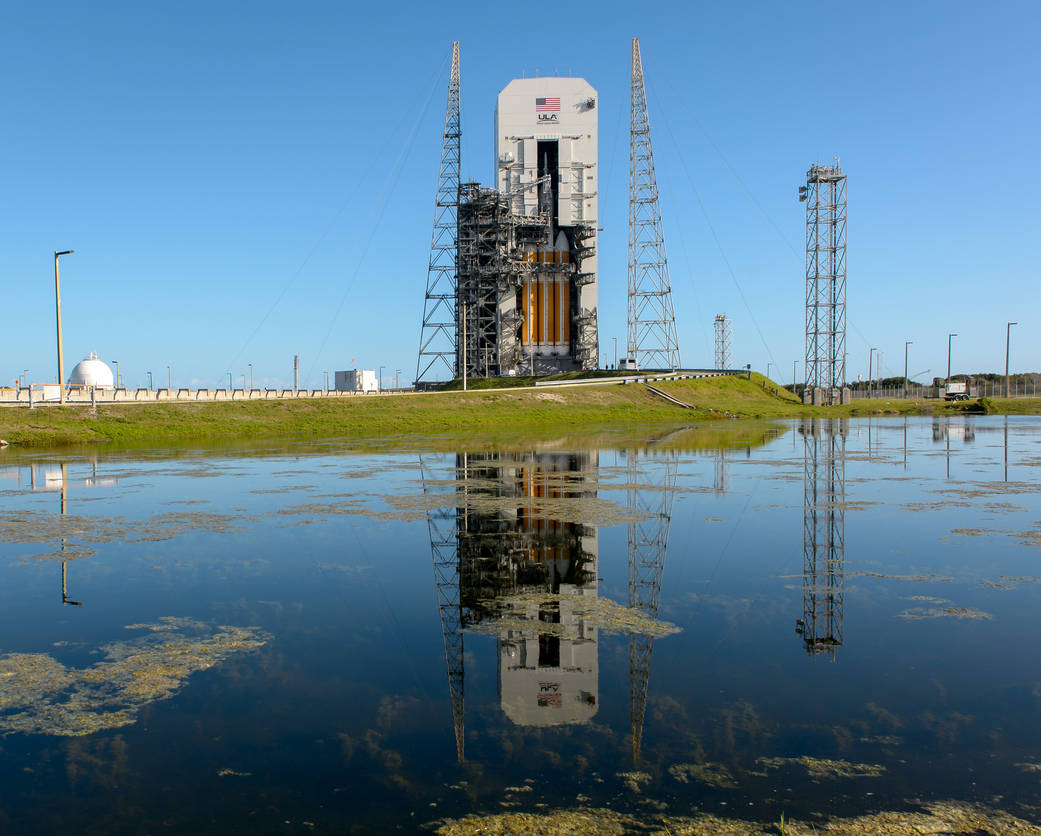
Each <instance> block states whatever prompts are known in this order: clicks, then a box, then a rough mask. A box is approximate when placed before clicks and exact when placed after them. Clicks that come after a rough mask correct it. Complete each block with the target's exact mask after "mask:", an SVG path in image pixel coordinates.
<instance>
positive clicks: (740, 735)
mask: <svg viewBox="0 0 1041 836" xmlns="http://www.w3.org/2000/svg"><path fill="white" fill-rule="evenodd" d="M460 446H461V447H465V445H460ZM1039 476H1041V421H1038V420H1037V419H1033V418H1004V417H993V416H980V417H965V418H951V419H913V418H912V419H857V420H834V421H827V420H817V421H803V422H787V423H784V422H781V423H775V424H770V425H762V426H759V425H740V426H737V427H735V428H734V429H733V430H732V431H730V430H720V429H719V427H714V428H712V429H711V430H707V429H705V428H698V427H695V428H669V429H654V430H647V431H643V432H640V433H638V434H636V435H633V434H631V433H630V434H628V435H626V434H624V433H614V434H611V435H603V436H595V437H586V438H567V439H546V440H544V441H542V442H538V443H534V442H531V441H523V442H522V441H519V440H518V442H517V443H516V444H513V445H511V444H504V445H502V446H501V449H495V450H488V449H480V450H468V449H460V450H458V451H452V452H408V451H405V452H403V451H402V450H401V449H400V448H397V447H395V446H394V445H393V444H387V445H386V446H385V449H382V450H375V451H373V450H369V451H366V452H359V451H358V450H351V449H347V448H345V447H343V446H341V445H338V444H336V443H333V442H321V443H309V444H308V443H299V444H283V445H273V444H258V445H255V446H246V447H236V448H235V449H226V450H212V449H210V450H184V449H182V450H167V451H137V452H122V453H120V452H118V451H109V452H98V453H82V452H76V453H62V454H49V453H45V452H34V453H29V452H25V451H12V450H10V449H9V450H7V451H5V452H3V453H0V787H2V790H0V832H3V833H30V832H32V833H70V832H80V833H95V832H96V833H106V834H108V833H309V832H319V833H331V832H352V833H354V832H359V833H383V832H406V833H408V832H423V833H430V832H441V833H445V834H457V833H472V832H485V833H522V832H534V831H537V830H539V828H541V832H547V833H549V832H553V833H570V832H574V833H580V832H605V833H607V832H610V833H625V832H633V833H655V832H657V833H670V834H679V833H689V834H694V833H749V832H756V833H772V832H780V827H781V824H780V823H781V820H782V815H783V817H784V820H785V821H786V822H787V830H786V832H787V833H807V834H808V833H811V832H815V833H830V832H848V833H860V832H863V833H869V832H870V833H916V832H945V833H946V832H951V833H963V832H964V833H970V832H972V833H977V832H983V833H989V832H994V833H999V832H1009V833H1011V832H1017V833H1034V832H1037V833H1041V829H1038V825H1039V824H1041V794H1039V790H1041V641H1039V640H1041V630H1039V629H1038V619H1039V613H1041V479H1039V478H1038V477H1039ZM887 827H888V828H890V829H886V828H887ZM800 828H801V829H800ZM858 828H860V829H858ZM871 828H874V829H871ZM928 828H932V829H928ZM1002 828H1004V830H1002Z"/></svg>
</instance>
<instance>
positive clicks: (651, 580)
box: [626, 451, 676, 762]
mask: <svg viewBox="0 0 1041 836" xmlns="http://www.w3.org/2000/svg"><path fill="white" fill-rule="evenodd" d="M626 459H627V461H626V464H627V470H628V477H629V496H628V505H629V508H630V510H633V511H642V512H644V513H645V515H646V516H645V518H643V519H637V520H634V521H633V522H630V523H629V606H630V607H632V608H633V609H636V610H639V611H640V612H642V613H644V614H645V615H647V616H648V617H650V618H657V617H658V604H659V601H660V600H661V579H662V572H663V571H664V569H665V554H666V551H667V548H668V544H669V521H670V520H671V518H672V500H673V496H674V494H675V489H676V459H675V457H674V456H672V455H670V454H665V455H664V457H662V458H660V459H658V460H657V461H654V460H651V461H646V460H645V461H644V462H641V461H640V460H639V457H638V454H637V453H635V452H633V451H630V452H629V453H627V454H626ZM655 464H656V465H658V467H652V465H655ZM655 470H657V471H658V472H660V474H661V481H660V483H658V484H655V485H654V488H653V489H651V490H647V489H646V488H645V487H644V486H645V485H646V484H647V482H646V481H645V480H649V479H652V478H653V473H654V471H655ZM653 651H654V637H653V636H648V635H642V634H637V633H633V634H631V635H630V636H629V710H630V724H631V728H632V744H633V762H638V761H639V760H640V743H641V741H642V739H643V718H644V714H645V713H646V709H647V683H648V682H649V681H650V677H651V654H652V652H653Z"/></svg>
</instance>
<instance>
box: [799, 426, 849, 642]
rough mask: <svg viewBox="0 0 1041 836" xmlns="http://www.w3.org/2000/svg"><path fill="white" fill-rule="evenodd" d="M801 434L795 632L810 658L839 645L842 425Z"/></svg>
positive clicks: (842, 569) (843, 485) (808, 429)
mask: <svg viewBox="0 0 1041 836" xmlns="http://www.w3.org/2000/svg"><path fill="white" fill-rule="evenodd" d="M801 432H802V435H803V445H804V447H803V449H804V462H803V569H802V618H801V619H799V620H798V621H796V622H795V632H796V633H797V634H798V635H800V636H801V637H802V642H803V646H804V647H805V648H806V652H807V653H809V654H810V655H811V656H815V655H818V654H827V655H829V656H830V657H831V659H832V660H834V659H835V653H836V651H837V650H838V649H839V647H841V646H842V642H843V635H844V630H843V627H844V620H845V571H846V512H845V503H846V462H845V453H846V425H845V421H844V420H842V419H832V420H830V421H819V420H807V421H805V422H804V423H803V426H802V429H801Z"/></svg>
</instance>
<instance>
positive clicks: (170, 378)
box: [166, 366, 173, 394]
mask: <svg viewBox="0 0 1041 836" xmlns="http://www.w3.org/2000/svg"><path fill="white" fill-rule="evenodd" d="M171 389H173V372H171V371H170V367H169V366H167V367H166V392H167V394H169V393H170V390H171Z"/></svg>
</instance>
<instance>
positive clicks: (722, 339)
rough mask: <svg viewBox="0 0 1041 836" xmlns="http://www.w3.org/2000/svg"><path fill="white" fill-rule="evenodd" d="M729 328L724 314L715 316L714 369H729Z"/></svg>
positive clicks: (728, 319)
mask: <svg viewBox="0 0 1041 836" xmlns="http://www.w3.org/2000/svg"><path fill="white" fill-rule="evenodd" d="M730 343H731V326H730V318H729V317H728V316H727V315H726V314H716V368H717V369H729V368H730V364H731V362H732V359H731V356H730Z"/></svg>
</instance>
